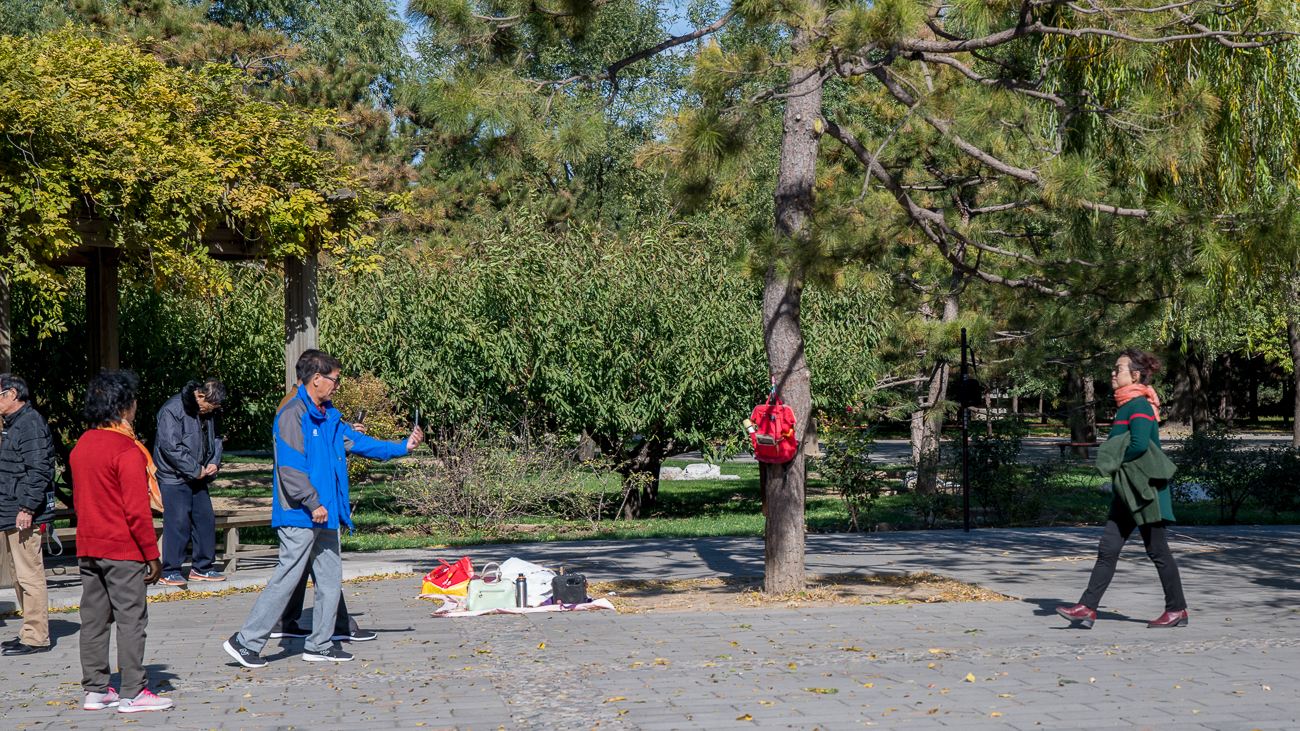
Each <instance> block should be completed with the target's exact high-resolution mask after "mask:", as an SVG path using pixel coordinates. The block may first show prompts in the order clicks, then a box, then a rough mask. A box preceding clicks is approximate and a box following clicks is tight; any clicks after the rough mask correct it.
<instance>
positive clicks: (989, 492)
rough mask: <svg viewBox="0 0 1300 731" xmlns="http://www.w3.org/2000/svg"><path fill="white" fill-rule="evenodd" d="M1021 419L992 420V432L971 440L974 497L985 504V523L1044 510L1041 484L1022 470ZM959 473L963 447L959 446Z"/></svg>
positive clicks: (1024, 519) (1031, 517)
mask: <svg viewBox="0 0 1300 731" xmlns="http://www.w3.org/2000/svg"><path fill="white" fill-rule="evenodd" d="M1024 433H1025V427H1024V424H1023V423H1022V422H1021V421H1020V419H999V420H997V421H994V422H993V433H992V434H991V435H988V434H975V435H972V437H971V442H970V491H971V498H972V499H973V500H974V501H976V502H978V503H979V505H980V506H982V507H983V508H985V513H984V519H985V522H986V524H992V525H1011V524H1016V523H1028V522H1033V521H1036V520H1037V519H1038V516H1039V514H1040V513H1041V512H1042V510H1043V503H1044V501H1043V495H1042V490H1041V489H1040V488H1041V485H1040V484H1038V483H1036V482H1034V481H1032V480H1030V479H1028V477H1027V476H1026V475H1024V474H1023V473H1022V471H1021V470H1020V466H1019V462H1020V439H1021V436H1022V435H1023V434H1024ZM955 451H956V458H957V465H956V469H957V473H958V474H960V473H961V472H960V471H961V450H960V449H957V450H955Z"/></svg>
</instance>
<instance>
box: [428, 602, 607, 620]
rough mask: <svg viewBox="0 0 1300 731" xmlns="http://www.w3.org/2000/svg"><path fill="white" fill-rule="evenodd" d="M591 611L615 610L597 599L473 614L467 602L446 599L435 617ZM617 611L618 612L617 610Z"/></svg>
mask: <svg viewBox="0 0 1300 731" xmlns="http://www.w3.org/2000/svg"><path fill="white" fill-rule="evenodd" d="M591 609H614V605H613V604H612V603H611V602H610V601H609V600H608V599H596V600H593V601H588V602H585V603H583V604H543V605H542V606H540V607H509V608H505V609H481V610H479V611H476V612H471V611H469V610H468V609H466V608H465V602H464V601H462V600H459V599H457V598H455V597H444V598H443V600H442V606H441V607H438V608H437V609H436V610H434V612H433V614H432V616H434V617H478V616H480V615H484V614H541V613H545V612H585V611H588V610H591ZM615 611H617V610H615Z"/></svg>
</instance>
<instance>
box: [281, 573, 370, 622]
mask: <svg viewBox="0 0 1300 731" xmlns="http://www.w3.org/2000/svg"><path fill="white" fill-rule="evenodd" d="M308 576H311V580H312V581H316V575H315V574H313V573H312V572H311V571H310V570H308V571H304V572H303V573H302V578H301V579H299V580H298V585H297V586H296V587H294V589H293V594H291V595H289V603H288V605H286V606H285V608H284V614H282V615H280V629H284V627H285V626H286V625H290V624H292V625H298V620H300V619H302V603H303V600H304V599H306V598H307V577H308ZM356 624H357V623H356V622H355V621H354V620H352V619H351V618H350V617H348V605H347V603H346V602H344V601H343V595H342V594H339V608H338V611H337V612H335V613H334V636H335V637H342V636H345V635H350V634H352V630H354V629H356ZM298 626H299V627H300V628H301V629H309V628H307V627H302V625H298Z"/></svg>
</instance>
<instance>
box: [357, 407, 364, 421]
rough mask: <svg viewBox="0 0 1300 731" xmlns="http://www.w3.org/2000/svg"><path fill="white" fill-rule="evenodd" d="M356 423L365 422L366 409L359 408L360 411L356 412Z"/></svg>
mask: <svg viewBox="0 0 1300 731" xmlns="http://www.w3.org/2000/svg"><path fill="white" fill-rule="evenodd" d="M356 423H358V424H364V423H366V410H365V409H361V410H360V411H358V412H357V421H356Z"/></svg>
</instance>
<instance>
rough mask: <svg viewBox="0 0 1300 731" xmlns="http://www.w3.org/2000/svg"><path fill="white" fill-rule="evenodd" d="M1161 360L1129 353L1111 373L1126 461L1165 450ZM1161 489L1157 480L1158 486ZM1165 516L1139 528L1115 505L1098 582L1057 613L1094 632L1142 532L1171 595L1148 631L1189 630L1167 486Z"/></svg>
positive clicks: (1161, 494)
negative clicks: (1131, 543)
mask: <svg viewBox="0 0 1300 731" xmlns="http://www.w3.org/2000/svg"><path fill="white" fill-rule="evenodd" d="M1160 367H1161V362H1160V359H1159V358H1157V357H1155V356H1154V355H1151V354H1150V353H1144V352H1142V351H1139V350H1133V349H1129V350H1125V351H1124V353H1123V354H1122V355H1120V357H1119V360H1118V361H1116V362H1115V370H1113V371H1111V376H1110V385H1111V387H1112V388H1114V389H1115V400H1116V401H1117V402H1118V404H1119V411H1118V412H1117V413H1116V414H1115V421H1114V425H1113V426H1112V428H1111V430H1110V436H1109V437H1107V441H1110V440H1112V439H1125V440H1128V448H1127V450H1126V451H1125V453H1124V462H1126V463H1127V462H1131V461H1133V460H1136V459H1140V458H1141V457H1143V455H1145V454H1146V453H1147V450H1148V449H1149V448H1151V447H1153V446H1154V447H1155V448H1156V449H1159V448H1160V399H1159V397H1158V396H1156V392H1155V390H1154V389H1152V388H1151V376H1153V375H1155V374H1156V373H1158V372H1159V371H1160ZM1152 484H1153V485H1155V484H1156V481H1154V480H1153V481H1152ZM1157 500H1158V501H1159V508H1160V516H1161V518H1162V519H1160V520H1154V521H1150V522H1146V523H1144V524H1141V525H1140V524H1139V522H1138V520H1137V519H1136V518H1135V517H1134V515H1133V513H1132V511H1131V510H1130V509H1129V507H1128V506H1127V505H1126V504H1125V503H1124V502H1123V501H1122V500H1119V499H1114V500H1112V501H1111V504H1110V515H1109V516H1107V518H1106V529H1105V530H1104V531H1103V532H1102V535H1101V545H1100V546H1099V548H1098V550H1097V563H1096V565H1094V566H1093V569H1092V578H1091V579H1089V581H1088V589H1087V590H1086V591H1084V593H1083V597H1082V598H1081V599H1079V603H1078V604H1076V605H1075V606H1073V607H1064V606H1062V607H1057V608H1056V613H1057V614H1059V615H1061V616H1062V617H1065V618H1066V619H1068V620H1070V621H1072V622H1076V623H1078V624H1079V625H1080V626H1082V627H1083V628H1084V629H1092V625H1093V623H1094V622H1096V621H1097V607H1098V605H1100V604H1101V597H1102V595H1103V594H1105V593H1106V588H1107V587H1108V586H1110V580H1111V579H1112V578H1113V577H1114V576H1115V564H1116V562H1117V561H1118V560H1119V552H1120V549H1122V548H1123V547H1124V542H1125V541H1127V540H1128V537H1129V536H1130V535H1132V534H1133V529H1134V528H1136V529H1138V530H1139V531H1140V532H1141V534H1142V543H1143V544H1144V545H1145V546H1146V549H1147V556H1149V557H1150V558H1151V562H1152V563H1154V564H1155V565H1156V572H1157V573H1159V575H1160V586H1161V587H1162V588H1163V589H1164V591H1165V613H1164V614H1162V615H1160V618H1159V619H1156V620H1155V621H1152V622H1150V623H1148V624H1147V626H1148V627H1185V626H1187V600H1186V598H1184V597H1183V582H1182V579H1181V578H1180V577H1179V575H1178V564H1177V563H1175V562H1174V555H1173V553H1172V552H1171V551H1170V550H1169V541H1168V539H1167V537H1166V536H1165V525H1166V523H1169V522H1172V521H1173V510H1172V507H1171V506H1170V502H1169V486H1168V485H1162V486H1161V487H1160V489H1159V491H1158V493H1157Z"/></svg>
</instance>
